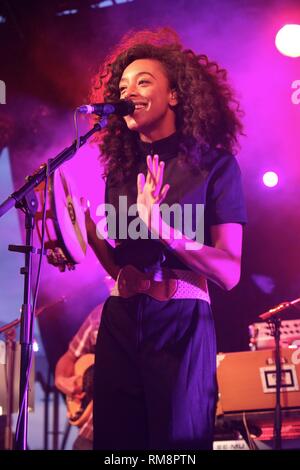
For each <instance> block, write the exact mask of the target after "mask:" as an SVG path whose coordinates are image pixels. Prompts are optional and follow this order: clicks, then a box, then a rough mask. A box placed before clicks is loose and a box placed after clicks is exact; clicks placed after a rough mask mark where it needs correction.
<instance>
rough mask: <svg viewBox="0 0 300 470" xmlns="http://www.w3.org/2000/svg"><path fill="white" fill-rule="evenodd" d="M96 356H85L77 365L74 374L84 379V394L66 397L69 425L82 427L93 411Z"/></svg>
mask: <svg viewBox="0 0 300 470" xmlns="http://www.w3.org/2000/svg"><path fill="white" fill-rule="evenodd" d="M94 362H95V355H94V354H84V355H83V356H81V357H80V358H79V359H78V360H77V361H76V363H75V366H74V374H75V375H78V376H80V377H81V378H82V393H81V394H80V396H77V397H70V396H67V397H66V404H67V415H68V419H69V423H70V424H72V425H73V426H78V427H81V426H82V425H83V424H84V423H85V422H86V421H87V420H88V418H89V416H90V415H91V413H92V410H93V373H94Z"/></svg>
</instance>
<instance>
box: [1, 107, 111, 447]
mask: <svg viewBox="0 0 300 470" xmlns="http://www.w3.org/2000/svg"><path fill="white" fill-rule="evenodd" d="M106 125H107V117H106V116H104V117H103V118H102V119H101V120H100V122H98V123H97V124H95V125H94V127H93V128H92V129H91V130H89V131H88V132H87V133H86V134H84V135H83V136H81V137H80V138H79V140H78V141H77V140H75V141H74V142H73V144H72V145H70V146H69V147H67V148H65V149H64V150H63V151H62V152H60V153H59V154H58V155H57V156H55V157H54V158H51V159H50V160H49V162H48V165H47V166H42V167H41V168H40V170H38V171H37V172H36V173H35V174H34V175H32V176H29V177H28V178H27V182H26V183H25V184H24V185H23V186H22V187H21V188H20V189H18V190H17V191H15V192H14V193H12V194H11V195H10V196H9V197H8V198H7V199H6V200H5V201H4V202H3V203H2V204H0V217H2V216H3V215H4V214H6V212H8V211H9V210H10V209H11V208H12V207H13V206H15V207H16V208H17V209H20V210H22V212H24V213H25V231H26V244H25V245H20V246H18V245H9V247H8V249H9V250H10V251H15V252H18V253H24V254H25V266H24V267H23V268H21V270H20V273H21V274H23V275H24V292H23V305H22V308H21V330H20V343H21V366H20V389H19V390H20V396H19V418H18V422H19V428H18V433H17V434H16V437H15V446H14V448H15V449H17V450H26V449H27V433H28V389H29V380H28V377H29V372H30V365H31V364H30V362H31V361H30V358H31V353H32V343H33V338H32V335H33V328H32V325H33V313H34V312H32V308H31V302H30V295H31V282H32V281H31V269H32V254H33V253H34V254H37V253H40V250H37V249H36V248H34V247H33V246H32V241H33V229H34V215H35V213H36V211H37V198H36V195H35V192H34V188H35V187H36V186H38V185H39V184H40V183H41V182H42V181H44V180H45V179H46V176H50V175H51V174H52V173H54V171H55V170H56V169H57V168H59V167H60V166H61V165H62V164H63V163H64V162H65V161H66V160H69V159H71V158H72V157H73V156H74V155H75V153H76V151H77V150H78V149H79V148H80V147H81V146H82V145H84V144H85V143H86V141H87V139H88V138H89V137H90V136H92V135H93V134H94V133H95V132H97V131H100V130H101V129H103V128H104V127H105V126H106ZM43 254H44V253H43Z"/></svg>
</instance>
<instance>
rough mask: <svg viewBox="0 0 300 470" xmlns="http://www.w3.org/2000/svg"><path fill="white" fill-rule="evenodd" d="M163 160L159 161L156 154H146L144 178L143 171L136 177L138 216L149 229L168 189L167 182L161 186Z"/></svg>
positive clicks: (157, 217)
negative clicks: (145, 173)
mask: <svg viewBox="0 0 300 470" xmlns="http://www.w3.org/2000/svg"><path fill="white" fill-rule="evenodd" d="M164 166H165V164H164V162H159V157H158V155H154V157H153V159H152V157H151V155H148V156H147V167H148V172H147V176H146V179H145V176H144V175H143V173H139V174H138V177H137V190H138V195H137V207H138V212H139V216H140V218H141V219H142V220H143V222H144V223H145V224H146V226H147V227H148V228H149V229H151V226H152V227H153V225H154V224H155V223H156V220H155V219H157V220H158V219H159V205H160V203H161V202H162V201H163V200H164V199H165V197H166V195H167V192H168V191H169V189H170V185H169V184H165V185H164V186H163V177H164Z"/></svg>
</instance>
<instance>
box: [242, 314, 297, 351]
mask: <svg viewBox="0 0 300 470" xmlns="http://www.w3.org/2000/svg"><path fill="white" fill-rule="evenodd" d="M248 329H249V337H250V344H249V346H250V349H251V350H252V351H255V350H257V349H269V348H273V347H275V341H274V337H273V336H272V325H271V324H270V323H267V322H260V323H253V324H252V325H249V327H248ZM280 344H281V347H283V348H284V347H286V348H287V347H288V346H290V345H297V344H298V345H300V319H298V318H297V319H295V320H283V321H282V322H281V326H280Z"/></svg>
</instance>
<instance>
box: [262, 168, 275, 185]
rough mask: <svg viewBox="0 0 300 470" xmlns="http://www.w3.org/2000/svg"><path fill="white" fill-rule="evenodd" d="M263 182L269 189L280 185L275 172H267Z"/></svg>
mask: <svg viewBox="0 0 300 470" xmlns="http://www.w3.org/2000/svg"><path fill="white" fill-rule="evenodd" d="M263 182H264V184H265V186H268V188H273V187H274V186H276V185H277V184H278V175H277V173H275V172H274V171H267V172H266V173H265V174H264V175H263Z"/></svg>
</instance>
